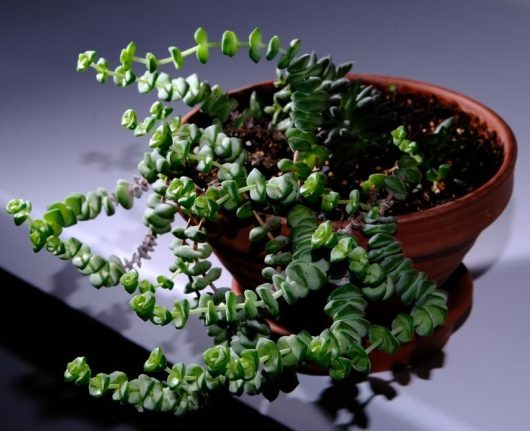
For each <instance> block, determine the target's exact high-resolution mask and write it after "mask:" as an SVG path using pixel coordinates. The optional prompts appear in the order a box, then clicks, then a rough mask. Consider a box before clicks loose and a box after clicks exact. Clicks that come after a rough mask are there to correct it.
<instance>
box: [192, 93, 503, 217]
mask: <svg viewBox="0 0 530 431" xmlns="http://www.w3.org/2000/svg"><path fill="white" fill-rule="evenodd" d="M380 90H381V91H382V93H383V94H382V97H383V98H384V101H385V103H383V104H382V107H381V109H380V111H378V114H377V115H379V116H381V118H384V121H381V122H380V124H379V125H377V127H378V129H377V130H376V132H377V133H376V135H374V134H373V133H372V134H367V136H368V138H367V139H366V140H370V138H372V137H373V136H377V137H376V138H374V139H378V140H379V141H378V142H381V140H385V141H386V143H387V144H386V145H383V146H381V145H368V146H365V147H364V149H363V151H362V154H361V155H360V156H359V157H357V158H353V157H351V156H350V154H347V155H346V156H344V157H343V156H342V153H341V154H340V156H339V157H336V158H335V160H337V162H336V163H338V164H337V166H339V164H340V169H341V174H340V175H337V173H336V171H338V167H337V170H336V171H335V169H334V159H332V160H331V161H330V163H329V165H330V166H328V167H327V168H325V170H326V174H327V175H328V178H329V183H328V185H329V187H331V188H333V189H334V190H336V191H338V192H340V194H341V196H342V197H343V198H346V197H347V196H348V194H349V192H350V191H351V189H352V188H355V187H358V186H359V184H360V183H361V182H362V181H364V180H366V179H367V177H368V176H369V175H370V174H372V173H376V172H385V171H387V170H389V169H392V168H393V167H394V164H395V161H396V160H397V159H399V157H400V156H401V155H402V153H401V152H400V151H399V149H398V148H397V147H396V146H395V145H393V144H392V142H391V137H390V131H392V130H393V129H394V128H396V127H398V126H399V125H404V126H405V127H406V129H407V135H408V138H409V139H411V140H414V141H416V142H417V143H418V147H419V149H420V150H419V151H420V153H421V154H423V155H425V159H426V160H427V161H428V163H429V165H430V166H432V167H435V168H437V167H438V166H439V165H440V164H442V163H445V164H448V165H450V166H451V172H452V174H451V175H450V177H449V178H448V179H447V180H446V181H439V182H437V183H436V184H433V183H431V182H429V181H427V180H426V179H425V178H424V179H423V180H422V187H421V189H420V190H418V191H416V192H415V193H412V194H410V195H409V196H408V198H407V200H406V201H402V202H396V203H395V204H394V206H393V207H392V208H391V209H390V211H389V212H390V213H393V214H406V213H410V212H414V211H417V210H424V209H428V208H432V207H435V206H437V205H441V204H444V203H446V202H449V201H451V200H454V199H456V198H458V197H461V196H464V195H465V194H467V193H469V192H471V191H472V190H474V189H476V188H478V187H480V186H481V185H482V184H484V183H485V182H487V181H488V180H489V179H490V178H491V177H492V176H493V175H494V174H495V172H496V171H497V170H498V168H499V166H500V164H501V161H502V148H501V147H500V145H499V143H498V139H497V136H496V134H495V133H494V132H490V131H489V130H487V128H486V125H485V124H482V123H480V122H479V120H478V119H477V118H472V117H471V116H469V115H468V114H466V113H464V112H462V111H460V110H459V109H458V107H457V106H456V105H454V106H444V105H442V104H441V103H440V102H439V101H438V100H437V98H436V97H434V96H419V95H416V94H415V95H412V94H407V93H392V92H389V91H388V90H386V89H380ZM449 117H452V118H453V125H452V126H451V127H450V128H449V129H448V133H447V135H446V137H445V138H444V139H441V140H440V139H437V138H436V137H435V135H434V131H435V129H436V127H437V126H438V125H439V124H440V123H441V122H443V121H444V120H446V119H447V118H449ZM234 118H237V113H235V114H234ZM232 124H233V123H232ZM380 126H382V127H384V130H383V131H381V130H380V128H379V127H380ZM374 130H375V129H374ZM374 130H372V132H373V131H374ZM224 132H225V133H227V134H228V135H229V136H236V137H239V138H240V139H241V140H242V141H243V143H244V145H245V148H246V149H247V151H248V153H249V159H248V170H249V171H250V170H251V169H252V168H253V167H257V168H259V169H260V171H261V172H262V173H263V174H264V175H266V176H267V177H270V176H273V175H276V174H278V169H277V167H276V163H277V161H278V160H280V159H282V158H289V159H292V156H293V155H292V152H291V150H290V149H289V147H288V145H287V142H286V139H285V136H284V134H283V133H281V132H279V131H277V130H275V129H273V128H271V127H270V126H269V122H268V119H267V118H262V119H260V120H252V119H251V120H249V121H247V122H246V123H245V124H244V126H243V127H240V128H234V127H233V126H231V125H230V124H228V125H227V126H225V130H224ZM368 133H370V131H369V132H368ZM342 145H344V144H342ZM346 145H347V143H346ZM196 175H197V174H196V173H195V176H196ZM199 179H200V180H201V182H202V183H203V185H207V184H212V183H215V182H216V171H215V170H213V171H212V172H211V173H210V174H209V175H208V176H203V175H201V176H200V178H199Z"/></svg>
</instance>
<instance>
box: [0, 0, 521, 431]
mask: <svg viewBox="0 0 530 431" xmlns="http://www.w3.org/2000/svg"><path fill="white" fill-rule="evenodd" d="M199 25H202V26H204V27H205V28H206V29H207V30H208V32H209V34H210V37H211V39H214V38H217V37H219V36H220V34H221V33H222V31H223V30H225V29H227V28H230V29H232V30H234V31H236V32H237V33H238V34H239V35H241V37H242V38H243V37H244V35H246V34H248V33H249V31H251V30H252V28H254V27H255V26H259V27H261V28H262V29H263V31H264V34H265V35H267V36H271V35H272V34H278V35H279V36H281V37H282V38H283V39H284V40H288V39H290V38H293V37H299V38H301V39H302V40H303V48H304V49H305V50H316V51H317V52H318V53H319V54H320V55H324V54H327V53H329V54H331V55H332V56H333V58H334V59H335V60H336V61H337V62H344V61H348V60H351V59H353V60H355V61H356V62H357V64H356V66H355V68H354V71H357V72H366V73H375V74H384V75H395V76H404V77H409V78H415V79H419V80H423V81H429V82H433V83H436V84H438V85H441V86H445V87H449V88H452V89H454V90H456V91H459V92H462V93H465V94H467V95H469V96H471V97H473V98H475V99H478V100H479V101H481V102H483V103H484V104H486V105H488V106H490V107H491V108H492V109H494V110H495V111H497V112H498V113H499V114H500V115H501V116H502V117H503V118H504V119H505V120H506V121H507V122H508V124H509V125H510V126H511V127H512V129H513V130H514V132H515V135H516V137H517V139H518V142H519V145H520V146H519V150H520V151H519V161H518V169H517V171H516V187H515V192H514V196H513V199H512V202H511V203H510V206H509V207H508V208H507V210H506V212H505V213H504V214H503V216H502V217H501V218H500V219H499V220H498V221H497V222H496V223H495V224H494V225H493V226H492V227H491V228H490V229H489V231H488V232H487V233H485V234H483V236H482V237H481V239H480V240H479V241H478V242H477V245H476V247H475V248H474V249H473V251H472V252H471V253H470V255H469V256H468V257H467V258H466V263H467V265H468V266H469V268H470V269H471V270H472V271H473V272H475V273H476V274H477V275H478V274H479V273H480V274H482V275H481V276H480V277H477V278H476V282H475V290H476V291H475V302H474V308H473V311H472V313H471V315H470V317H469V319H468V321H467V322H466V324H465V325H464V326H463V327H462V328H461V329H460V330H459V331H458V333H456V334H455V336H454V337H453V338H452V339H451V341H450V343H449V345H448V346H447V348H446V349H445V351H444V353H445V360H444V362H443V366H441V367H440V364H438V365H436V366H433V367H431V368H432V369H431V370H430V371H428V370H427V371H426V370H420V371H419V372H418V373H417V374H413V375H412V376H409V377H410V379H411V381H410V383H408V384H407V385H402V384H398V383H396V382H392V383H391V384H390V386H391V387H393V388H394V391H395V392H396V395H397V396H394V397H390V395H389V393H387V394H386V396H377V397H375V398H374V399H373V400H372V401H371V402H370V403H368V404H367V407H366V408H365V413H366V414H367V415H368V416H369V418H370V420H369V425H370V428H371V429H388V427H389V426H390V425H389V424H392V425H391V426H392V427H394V428H395V429H403V430H411V429H440V430H442V429H491V430H494V429H499V428H502V429H510V430H520V429H521V430H522V429H528V428H530V412H529V411H528V408H527V405H528V401H529V398H530V397H529V396H528V393H527V391H528V390H527V388H528V386H529V384H530V375H529V373H528V369H527V364H528V362H529V359H530V345H529V342H528V336H527V331H528V328H529V324H530V317H529V313H528V311H527V309H528V303H529V299H530V293H529V291H528V281H527V279H528V277H527V267H528V264H529V263H530V246H529V245H528V239H529V238H530V235H529V229H528V227H527V218H528V217H527V215H528V213H529V206H530V204H529V203H528V194H529V192H530V190H529V184H530V171H529V170H528V169H527V168H526V166H527V164H528V162H529V161H530V150H529V149H528V145H527V142H528V141H529V138H530V136H529V135H530V130H529V128H528V118H529V114H530V109H529V107H530V106H529V105H530V60H529V59H530V52H529V46H530V43H529V42H530V2H528V1H525V0H512V1H509V0H505V1H501V0H498V1H494V0H489V1H479V0H467V1H456V0H449V1H444V2H439V1H426V0H417V1H409V0H406V1H399V2H397V1H391V0H387V1H383V0H375V1H328V2H321V1H304V2H302V1H298V2H295V1H286V0H284V1H268V2H264V1H261V2H254V1H225V2H219V1H209V2H205V1H194V2H187V3H184V2H177V1H172V2H171V1H135V2H131V1H112V2H111V1H108V0H107V1H103V0H92V1H46V2H37V1H26V2H21V1H9V0H7V1H6V0H2V2H1V3H0V52H1V53H2V57H1V60H0V64H1V67H0V147H1V149H2V153H1V154H2V156H0V201H1V202H2V205H3V203H4V202H6V201H7V200H8V199H9V198H11V197H15V196H17V197H24V198H27V199H30V200H32V201H33V202H34V204H35V206H36V208H37V211H36V213H38V210H39V209H42V208H44V206H45V205H46V204H47V203H49V202H51V201H53V200H59V199H61V198H62V197H63V196H64V195H66V194H67V193H70V192H72V191H81V192H86V191H88V190H92V189H95V188H96V187H98V186H103V187H106V188H112V187H113V186H114V184H115V181H116V179H117V178H122V177H123V178H131V177H132V175H133V174H134V171H135V166H136V164H137V160H138V159H139V157H140V156H141V154H142V153H143V152H144V151H145V149H146V144H145V142H144V141H143V140H141V139H136V138H133V137H132V136H131V135H130V133H129V132H128V131H126V130H124V129H122V127H121V126H120V125H119V121H120V118H121V114H122V113H123V111H124V110H125V109H126V108H129V107H133V108H135V109H137V110H138V111H139V112H142V113H146V112H147V110H148V108H149V106H150V104H151V103H152V101H154V99H153V97H152V96H142V95H138V94H137V93H136V90H135V89H132V88H130V89H121V88H117V87H115V86H114V84H112V83H110V82H109V83H107V84H106V85H104V86H102V85H100V84H98V83H97V82H96V81H95V77H94V74H93V73H92V72H91V71H89V72H87V73H85V74H78V73H76V72H75V63H76V59H77V54H78V52H80V51H84V50H86V49H95V50H97V51H98V53H99V54H100V55H102V56H105V57H106V58H107V59H108V60H109V61H110V63H111V64H116V62H117V59H118V56H119V51H120V49H121V48H122V47H124V46H125V45H126V44H127V43H128V42H129V41H130V40H135V41H136V42H137V44H138V50H139V52H145V51H151V52H153V53H155V54H156V55H159V56H165V55H166V49H167V46H169V45H177V46H179V47H188V46H191V45H192V41H193V39H192V36H193V32H194V30H195V29H196V27H197V26H199ZM169 70H171V69H169ZM184 72H185V73H186V74H188V73H192V72H197V73H199V76H200V77H201V78H205V79H208V80H209V81H210V82H212V83H219V84H221V85H222V86H223V88H226V89H231V88H235V87H239V86H241V85H245V84H249V83H252V82H255V81H260V80H264V79H270V78H271V77H272V76H273V72H274V68H273V65H272V64H268V63H266V62H263V63H260V64H259V65H254V64H253V63H252V62H251V61H250V60H249V59H248V58H247V56H246V55H245V54H244V53H243V52H241V53H240V54H239V55H238V56H236V57H235V58H233V59H231V60H229V59H226V58H223V57H222V56H221V55H213V56H212V60H211V64H210V66H206V67H205V66H201V65H199V64H197V62H196V61H193V60H192V61H189V62H188V66H187V67H186V69H185V71H184ZM177 112H182V113H184V112H186V109H185V108H184V107H181V106H179V107H177ZM140 214H141V208H140V206H137V207H135V209H134V210H133V211H132V212H128V213H126V214H123V213H121V214H119V215H118V216H116V217H114V218H112V219H109V220H98V221H96V222H94V223H91V224H87V225H83V226H79V227H76V228H75V229H74V232H75V234H76V235H78V236H79V237H80V238H81V239H84V240H86V241H89V242H91V243H92V244H94V245H95V247H94V248H95V249H96V250H101V252H102V253H105V254H110V253H118V254H120V255H124V253H125V254H126V253H127V252H130V251H131V250H132V248H133V247H134V245H135V244H136V243H137V242H138V241H139V240H140V238H141V237H142V235H143V232H144V229H143V227H142V226H141V224H140V222H139V217H140ZM0 229H1V230H0V232H1V235H2V240H3V247H2V248H0V266H2V267H3V268H6V269H8V270H10V271H12V272H14V273H15V274H17V275H18V276H20V277H22V278H24V279H25V280H27V281H30V282H32V283H33V284H35V285H37V286H39V287H40V288H41V289H43V290H44V291H47V292H49V293H51V294H53V295H55V296H57V297H59V298H61V299H62V300H64V301H65V302H67V303H68V304H69V305H71V306H72V307H74V308H77V309H81V310H82V311H84V312H85V313H88V314H89V315H91V316H94V317H96V318H97V319H98V320H100V321H102V322H104V323H105V324H108V325H110V326H111V327H113V328H114V329H116V330H118V331H120V332H121V333H122V334H123V335H124V336H125V337H126V338H128V339H131V340H134V341H136V342H138V343H140V344H142V345H143V346H145V347H147V348H152V347H154V346H156V345H158V344H162V345H164V346H165V347H166V348H167V349H168V350H169V352H170V354H171V355H172V357H174V358H180V359H182V358H186V359H188V358H194V357H196V356H197V355H198V354H200V351H201V348H202V346H203V345H205V343H206V342H207V341H206V340H205V339H204V338H203V337H201V336H200V335H198V334H200V333H201V328H200V325H196V326H195V327H192V328H191V331H189V332H187V333H184V334H175V333H174V331H159V330H157V331H153V330H152V328H150V327H148V326H147V325H145V324H142V323H141V322H137V321H136V320H137V319H136V320H135V319H134V318H131V316H130V313H129V312H128V309H127V305H126V296H125V295H123V294H122V292H119V291H112V290H108V291H101V292H96V291H95V290H93V289H91V288H90V287H88V286H86V282H85V281H83V280H81V279H80V278H79V277H78V276H77V274H76V272H75V271H74V270H72V269H71V268H69V267H67V266H64V265H63V264H62V263H60V262H56V261H55V260H53V259H50V258H49V257H48V256H46V255H44V254H42V255H41V254H39V255H37V256H35V255H33V254H32V252H31V251H30V250H29V246H28V245H27V243H26V240H25V239H24V235H25V232H24V231H23V229H15V228H14V227H13V226H12V225H11V223H10V221H9V220H8V219H7V217H5V216H3V215H2V216H1V217H0ZM163 247H164V246H163V245H162V250H161V252H160V253H158V255H160V257H161V258H162V261H161V262H162V263H158V264H153V265H151V266H149V267H148V268H147V269H148V271H151V272H152V273H155V272H156V271H158V272H160V271H163V270H164V268H165V266H166V265H165V261H164V258H163V257H162V255H163V254H164V250H163ZM166 254H167V253H166ZM166 261H167V257H166ZM225 281H227V282H228V278H226V279H225ZM167 300H168V301H171V298H169V297H168V298H167ZM0 330H2V331H5V330H6V328H1V329H0ZM28 343H31V340H28ZM427 368H428V367H427ZM425 373H428V378H425V377H426V375H425ZM380 378H381V379H383V380H384V379H386V380H389V379H391V378H392V376H381V377H380ZM302 380H303V382H302V386H301V388H300V389H299V390H298V391H297V392H296V393H295V394H293V395H291V396H289V397H285V398H284V399H283V400H282V401H281V402H279V403H278V402H277V403H276V404H274V405H269V404H268V403H266V402H265V403H262V402H260V401H256V400H247V402H249V403H251V404H252V405H254V406H255V407H256V408H258V409H260V411H262V412H265V413H267V414H270V415H273V416H276V417H277V418H279V419H280V420H281V421H282V422H284V423H286V424H287V425H289V426H291V427H294V428H297V429H325V428H326V427H331V424H332V423H333V422H334V421H335V419H337V420H338V421H339V422H341V421H346V422H347V421H348V418H349V417H350V415H351V410H354V411H355V408H353V409H351V408H350V412H348V408H342V407H341V408H340V409H339V408H337V409H339V410H340V412H339V414H338V416H335V414H334V413H333V414H330V415H325V414H323V413H322V411H323V410H322V408H320V407H318V406H315V405H314V404H313V403H312V402H313V401H315V400H318V399H319V397H320V394H321V392H322V390H323V389H324V388H326V387H327V380H326V379H323V378H310V377H306V378H303V379H302ZM370 383H371V384H367V383H366V384H363V385H361V386H360V387H359V389H358V390H359V398H358V399H359V400H360V401H361V404H362V402H363V401H364V400H365V399H370V397H371V396H372V395H373V393H374V382H370ZM376 383H377V382H376ZM379 383H380V382H379ZM375 386H377V384H376V385H375ZM387 386H388V385H387ZM376 393H377V391H376ZM387 398H392V400H390V401H389V400H387ZM293 412H298V414H293ZM8 414H9V412H8ZM357 416H359V414H358V415H357ZM473 427H475V428H473ZM0 429H1V425H0Z"/></svg>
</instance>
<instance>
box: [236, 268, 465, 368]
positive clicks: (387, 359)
mask: <svg viewBox="0 0 530 431" xmlns="http://www.w3.org/2000/svg"><path fill="white" fill-rule="evenodd" d="M441 288H442V289H443V290H445V291H447V292H448V294H449V297H448V301H447V305H448V308H449V310H448V314H447V319H446V322H445V324H444V325H443V326H439V327H438V328H436V329H435V331H434V333H433V335H432V336H431V337H419V336H415V337H414V339H413V340H412V341H410V342H409V343H405V344H402V345H401V347H400V348H399V349H398V350H397V351H396V352H394V353H393V354H391V355H390V354H387V353H385V352H383V351H381V350H375V351H373V352H372V353H371V354H370V359H371V362H372V372H379V371H388V370H390V369H392V368H394V367H397V366H409V365H414V364H417V363H419V362H421V361H422V360H424V359H426V358H427V357H429V356H430V355H432V354H433V353H435V352H437V351H440V350H441V349H442V348H443V347H444V346H445V344H446V343H447V340H448V339H449V337H450V336H451V334H452V333H453V332H455V331H456V330H457V329H458V328H459V327H460V326H461V325H462V324H463V322H464V321H465V319H466V318H467V316H468V315H469V312H470V311H471V306H472V298H473V279H472V278H471V274H470V273H469V271H468V269H467V268H466V267H465V266H464V265H463V264H461V265H460V266H459V267H458V268H457V269H456V271H455V272H454V273H453V274H452V275H451V277H450V278H449V279H448V280H447V281H446V282H445V283H444V284H443V285H442V286H441ZM232 290H233V291H234V292H236V293H238V294H240V293H242V291H243V289H242V287H241V285H240V284H239V283H237V281H235V280H233V281H232ZM268 322H269V325H270V327H271V330H272V332H273V333H274V334H276V335H278V336H282V335H290V334H291V331H289V329H288V327H287V326H285V325H284V324H281V323H279V322H276V321H273V320H268ZM294 332H296V331H294ZM300 371H301V372H304V373H308V374H320V375H322V374H327V372H326V371H325V370H323V369H321V368H320V367H317V366H314V365H308V366H307V367H304V368H303V369H301V370H300Z"/></svg>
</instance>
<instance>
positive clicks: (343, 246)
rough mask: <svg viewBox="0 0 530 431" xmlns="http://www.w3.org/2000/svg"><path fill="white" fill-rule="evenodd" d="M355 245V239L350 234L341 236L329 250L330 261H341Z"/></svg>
mask: <svg viewBox="0 0 530 431" xmlns="http://www.w3.org/2000/svg"><path fill="white" fill-rule="evenodd" d="M356 246H357V240H356V239H355V238H353V237H351V236H348V237H345V238H341V239H340V240H339V242H338V244H337V245H336V246H335V247H333V249H332V250H331V255H330V261H331V263H337V262H342V261H343V260H345V259H346V258H347V257H348V255H349V254H350V253H351V251H352V250H353V248H354V247H356Z"/></svg>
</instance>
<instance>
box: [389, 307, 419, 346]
mask: <svg viewBox="0 0 530 431" xmlns="http://www.w3.org/2000/svg"><path fill="white" fill-rule="evenodd" d="M392 331H393V332H396V331H399V332H398V333H397V335H396V337H397V339H398V340H399V341H400V342H401V343H408V342H409V341H411V340H412V337H413V336H414V321H413V319H412V317H411V316H409V315H408V314H403V313H400V314H398V315H397V316H396V318H395V319H394V320H393V321H392Z"/></svg>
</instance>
